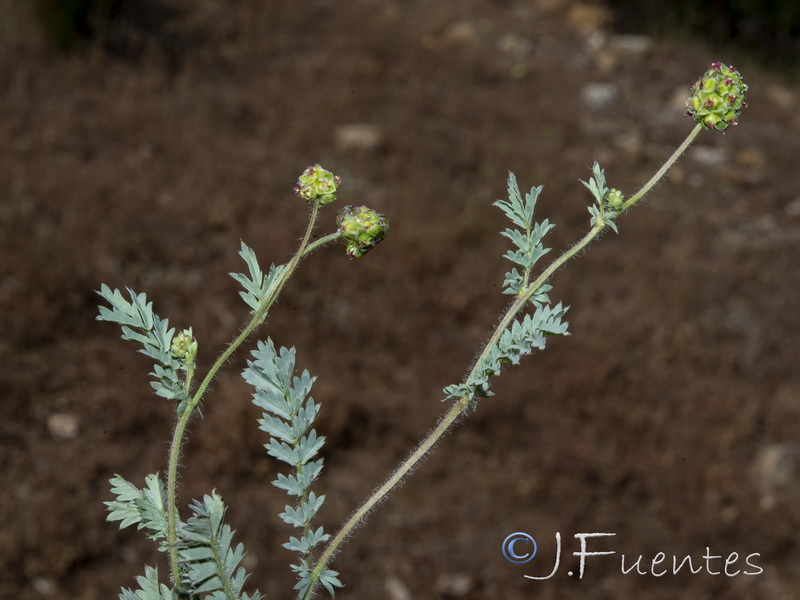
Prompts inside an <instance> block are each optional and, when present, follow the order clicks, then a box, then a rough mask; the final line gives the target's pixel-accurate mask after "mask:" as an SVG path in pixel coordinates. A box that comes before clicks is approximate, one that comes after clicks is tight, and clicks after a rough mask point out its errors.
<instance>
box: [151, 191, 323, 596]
mask: <svg viewBox="0 0 800 600" xmlns="http://www.w3.org/2000/svg"><path fill="white" fill-rule="evenodd" d="M318 213H319V202H314V206H313V208H312V209H311V216H310V218H309V220H308V227H307V228H306V233H305V236H304V237H303V240H302V241H301V242H300V246H299V248H298V249H297V252H296V253H295V255H294V256H293V257H292V260H291V261H289V264H287V265H285V266H284V267H283V268H282V270H281V272H280V274H279V275H278V277H276V278H275V280H274V281H273V283H272V285H271V286H270V288H269V289H268V290H267V293H266V294H265V296H264V299H263V300H262V301H261V304H260V305H259V307H258V310H256V312H255V313H254V314H253V318H252V319H251V320H250V322H249V323H248V324H247V326H246V327H245V328H244V329H243V330H242V332H241V333H240V334H239V336H238V337H237V338H236V339H235V340H233V341H232V342H231V343H230V344H229V345H228V347H227V348H226V349H225V351H224V352H223V353H222V354H221V355H220V357H219V358H218V359H217V360H216V362H215V363H214V364H213V365H212V367H211V368H210V369H209V370H208V373H207V374H206V376H205V378H204V379H203V381H202V383H201V384H200V386H199V387H198V388H197V391H196V392H195V394H194V396H192V399H191V400H190V401H189V403H188V404H187V405H186V408H185V409H184V410H183V412H182V413H181V415H180V418H179V419H178V422H177V424H176V425H175V430H174V431H173V434H172V442H171V443H170V447H169V460H168V464H167V538H168V541H169V548H170V550H169V564H170V572H171V574H172V582H173V584H174V585H175V586H176V587H178V588H180V586H181V578H180V569H179V567H178V549H177V547H176V544H175V542H176V540H177V533H178V509H177V506H176V497H177V477H178V458H179V457H180V450H181V445H182V443H183V435H184V433H185V432H186V426H187V424H188V423H189V419H190V418H191V416H192V414H193V413H194V410H195V408H197V405H198V404H199V403H200V400H201V399H202V397H203V394H205V392H206V390H207V389H208V386H209V384H210V383H211V381H212V380H213V379H214V377H216V375H217V372H218V371H219V370H220V368H221V367H222V365H224V364H225V362H226V361H227V360H228V359H229V358H230V357H231V356H232V355H233V353H234V352H236V350H237V349H238V348H239V346H241V345H242V342H244V341H245V340H246V339H247V338H248V337H249V336H250V334H251V333H253V331H254V330H255V328H256V327H258V326H259V325H260V324H261V323H262V322H263V320H264V318H265V317H266V315H267V313H268V312H269V309H270V308H272V305H273V304H275V300H276V299H277V298H278V295H279V294H280V292H281V290H282V289H283V286H284V285H286V282H287V281H288V280H289V278H290V277H291V276H292V273H293V272H294V270H295V269H296V268H297V265H298V263H299V262H300V259H302V258H303V257H304V256H305V255H306V254H308V253H309V252H311V251H313V250H314V249H316V248H318V247H319V246H320V245H321V244H322V243H325V242H329V241H331V240H333V239H336V237H338V235H339V234H338V233H337V234H331V235H329V236H325V237H323V238H321V239H320V240H317V241H316V242H314V243H313V244H309V243H308V242H309V240H310V239H311V233H312V231H313V230H314V226H315V225H316V222H317V215H318Z"/></svg>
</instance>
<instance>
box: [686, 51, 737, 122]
mask: <svg viewBox="0 0 800 600" xmlns="http://www.w3.org/2000/svg"><path fill="white" fill-rule="evenodd" d="M689 89H690V90H691V92H692V95H691V96H689V99H688V100H686V114H687V115H689V116H690V117H692V119H694V120H695V121H697V122H698V123H701V124H703V125H705V126H706V128H708V129H716V130H717V131H725V130H726V129H727V128H728V127H729V126H730V125H736V120H737V119H738V118H739V113H741V112H742V108H744V107H745V106H747V103H746V102H745V99H744V94H745V92H746V91H747V84H746V83H745V82H744V81H743V80H742V76H741V75H740V74H739V71H737V70H736V69H735V68H733V67H729V66H727V65H725V64H723V63H721V62H715V63H713V64H712V65H711V66H709V68H708V70H707V71H706V72H705V74H704V75H703V76H702V77H701V78H700V79H698V80H697V81H695V82H694V83H693V84H692V86H691V87H690V88H689Z"/></svg>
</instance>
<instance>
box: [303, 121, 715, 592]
mask: <svg viewBox="0 0 800 600" xmlns="http://www.w3.org/2000/svg"><path fill="white" fill-rule="evenodd" d="M702 130H703V126H702V125H700V124H698V125H697V126H696V127H695V128H694V129H693V130H692V131H691V132H690V133H689V135H688V136H687V137H686V139H685V140H684V141H683V142H682V143H681V145H680V146H678V148H677V149H676V150H675V152H674V153H673V154H672V156H670V157H669V159H667V161H666V162H665V163H664V164H663V165H662V166H661V168H660V169H659V170H658V171H657V172H656V173H655V175H653V177H651V178H650V180H649V181H648V182H647V183H646V184H645V185H644V186H642V188H641V189H640V190H639V191H638V192H636V194H634V195H633V196H632V197H631V198H629V199H628V200H627V201H626V202H624V203H623V205H622V207H621V208H620V211H619V213H620V214H621V213H623V212H626V211H627V210H629V209H630V208H631V207H633V206H634V205H635V204H636V203H637V202H639V201H640V200H641V199H642V198H644V196H645V195H646V194H647V193H648V192H649V191H650V190H651V189H652V188H653V186H655V185H656V183H658V182H659V181H660V180H661V179H662V178H663V177H664V175H665V174H666V172H667V171H668V170H669V169H670V168H671V167H672V166H673V165H674V164H675V162H676V161H677V160H678V158H680V156H681V155H682V154H683V153H684V152H685V151H686V149H687V148H688V147H689V146H690V145H691V143H692V142H693V141H694V139H695V138H696V137H697V136H698V135H699V133H700V132H701V131H702ZM606 227H608V223H607V222H605V221H603V220H598V221H597V222H596V224H595V225H593V226H592V228H591V229H589V231H588V232H587V233H586V234H585V235H584V236H583V237H582V238H581V239H580V240H578V241H577V242H576V243H575V244H574V245H573V246H572V247H570V248H569V249H568V250H567V251H566V252H564V253H563V254H561V256H559V257H558V258H556V259H555V260H554V261H553V262H552V263H551V264H550V265H549V266H548V267H547V268H546V269H545V270H544V271H543V272H542V274H541V275H539V277H537V278H536V280H535V281H533V282H532V283H530V284H529V285H527V286H526V287H525V288H523V290H522V291H521V292H520V293H519V294H518V295H517V297H516V299H515V300H514V302H512V303H511V305H510V306H509V307H508V309H507V310H506V312H505V313H504V314H503V315H502V317H501V318H500V321H499V323H498V325H497V327H496V328H495V330H494V333H493V334H492V336H491V337H490V338H489V341H488V342H486V345H485V346H484V348H483V351H482V352H481V354H480V356H479V358H478V359H477V361H476V362H475V367H473V370H472V372H470V373H469V374H468V375H467V377H466V378H465V379H464V381H465V382H467V381H469V380H470V379H471V378H472V377H473V376H474V375H475V374H476V369H478V368H479V367H478V366H479V365H480V364H481V363H482V362H483V360H484V359H485V358H486V356H487V355H488V354H489V353H490V352H491V350H492V348H493V347H494V346H495V344H496V343H497V341H498V340H499V339H500V336H502V335H503V333H504V332H505V331H506V330H507V329H508V328H509V327H510V326H511V324H512V323H513V322H514V319H515V318H516V316H517V315H518V314H519V312H520V311H522V310H523V308H525V306H526V304H527V303H528V301H529V300H530V299H531V297H533V295H534V294H536V292H537V291H538V290H539V289H540V288H541V287H542V285H544V284H545V283H547V281H548V280H549V279H550V277H552V275H553V273H555V272H556V271H557V270H558V269H560V268H561V267H562V266H564V264H566V263H567V262H568V261H570V260H571V259H572V258H574V257H575V256H576V255H578V254H579V253H580V252H581V251H582V250H583V249H584V248H586V247H587V246H588V245H589V243H591V242H592V241H593V240H594V239H595V238H596V237H597V236H598V235H599V234H600V233H601V232H602V231H603V229H605V228H606ZM471 406H472V402H471V400H470V398H468V397H466V396H464V397H462V398H459V399H458V400H456V401H455V402H453V403H452V404H451V406H450V407H449V408H448V410H447V411H446V412H445V413H444V414H443V415H442V417H441V419H440V420H439V422H438V423H437V425H436V427H434V428H433V429H432V430H431V431H430V432H429V433H428V435H427V436H426V437H425V439H424V440H423V441H422V442H421V443H420V444H419V446H417V448H416V449H415V450H414V452H412V453H411V455H410V456H409V457H408V458H407V459H406V460H405V461H403V462H402V463H401V464H400V465H399V466H398V467H397V469H396V470H395V471H394V472H393V473H392V475H391V476H389V478H388V479H387V480H386V481H385V482H384V483H383V484H382V485H381V486H380V487H379V488H378V489H376V490H375V491H374V492H373V493H372V494H371V495H370V496H369V497H368V498H367V499H366V500H365V501H364V502H363V503H362V504H361V505H360V506H359V507H358V509H356V511H355V512H354V513H353V514H352V515H350V517H349V518H348V519H347V520H346V521H345V522H344V523H343V524H342V526H341V528H340V529H339V532H338V533H337V534H336V535H335V536H334V537H333V539H332V540H331V541H330V543H329V544H328V546H327V547H326V548H325V550H324V551H323V553H322V555H321V556H320V558H319V560H318V561H317V563H316V565H315V566H314V568H313V570H312V572H311V576H310V579H311V581H310V585H309V587H308V589H307V590H306V593H305V594H304V595H303V600H309V599H310V598H311V597H312V596H313V594H314V591H315V589H316V587H317V585H318V582H319V578H320V576H321V575H322V574H323V573H324V572H325V569H327V566H328V564H329V563H330V561H331V559H332V558H333V556H334V555H335V554H336V552H337V551H338V550H339V548H340V547H341V546H342V544H343V543H344V542H345V541H346V540H347V538H348V537H349V536H350V535H351V534H352V533H353V530H355V528H356V527H357V526H358V525H359V524H360V523H361V522H363V521H364V519H365V518H366V517H367V515H368V514H369V512H370V511H371V510H372V509H373V508H374V507H375V506H376V505H377V504H378V503H380V502H381V501H382V500H383V499H384V498H386V496H387V495H388V494H389V493H391V491H392V490H393V489H394V488H395V487H396V486H397V484H398V483H400V482H401V481H402V480H403V479H404V478H405V477H406V476H407V475H408V474H409V473H410V472H411V471H412V470H413V469H414V467H415V466H417V464H418V463H419V462H420V460H422V459H423V458H424V457H425V455H426V454H427V453H428V452H430V451H431V449H433V447H434V446H435V445H436V444H437V442H438V441H439V440H440V439H441V438H442V436H443V435H444V434H445V433H446V432H447V430H448V429H450V427H451V426H452V425H453V424H454V423H455V422H456V421H458V420H459V418H460V417H462V416H464V415H466V414H467V413H468V412H469V411H470V409H471Z"/></svg>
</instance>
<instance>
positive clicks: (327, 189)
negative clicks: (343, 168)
mask: <svg viewBox="0 0 800 600" xmlns="http://www.w3.org/2000/svg"><path fill="white" fill-rule="evenodd" d="M341 183H342V180H341V178H339V177H337V176H336V175H334V174H333V173H331V172H330V171H328V170H326V169H323V168H322V167H320V166H319V165H314V166H313V167H308V168H307V169H306V170H305V171H303V174H302V175H300V177H299V178H298V179H297V186H295V188H294V192H295V194H297V195H298V196H300V197H301V198H302V199H303V200H307V201H309V202H316V201H319V203H320V206H325V205H326V204H330V203H331V202H333V201H334V200H336V190H337V189H338V188H339V185H340V184H341Z"/></svg>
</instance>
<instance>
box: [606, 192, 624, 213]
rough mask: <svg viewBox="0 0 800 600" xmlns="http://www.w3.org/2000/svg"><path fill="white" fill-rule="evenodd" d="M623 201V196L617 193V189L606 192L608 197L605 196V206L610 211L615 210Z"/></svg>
mask: <svg viewBox="0 0 800 600" xmlns="http://www.w3.org/2000/svg"><path fill="white" fill-rule="evenodd" d="M624 201H625V194H623V193H622V192H621V191H619V190H618V189H617V188H611V189H610V190H608V196H606V204H607V205H608V207H609V208H610V209H611V210H616V209H617V208H619V207H620V206H622V203H623V202H624Z"/></svg>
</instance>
